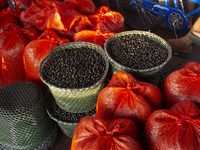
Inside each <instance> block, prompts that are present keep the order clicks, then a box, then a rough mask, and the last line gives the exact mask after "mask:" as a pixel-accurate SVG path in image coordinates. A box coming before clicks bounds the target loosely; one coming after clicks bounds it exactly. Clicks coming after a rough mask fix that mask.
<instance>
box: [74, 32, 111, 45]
mask: <svg viewBox="0 0 200 150" xmlns="http://www.w3.org/2000/svg"><path fill="white" fill-rule="evenodd" d="M114 34H115V32H112V31H100V30H96V31H92V30H81V31H79V32H77V33H75V34H74V35H73V38H72V41H74V42H91V43H94V44H97V45H99V46H101V47H102V48H104V43H105V41H106V40H107V39H108V38H109V37H111V36H112V35H114Z"/></svg>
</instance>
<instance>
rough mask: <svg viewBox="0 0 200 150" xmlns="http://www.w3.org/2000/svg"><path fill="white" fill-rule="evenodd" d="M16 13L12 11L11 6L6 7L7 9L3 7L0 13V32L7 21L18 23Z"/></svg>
mask: <svg viewBox="0 0 200 150" xmlns="http://www.w3.org/2000/svg"><path fill="white" fill-rule="evenodd" d="M18 13H19V12H18ZM18 13H17V12H16V11H13V10H12V8H10V7H8V8H7V9H4V10H3V11H2V12H1V13H0V33H1V32H3V29H4V28H5V26H6V25H7V24H9V23H14V24H17V25H18V24H19V22H18V19H19V18H18V19H17V16H16V15H17V14H18ZM20 13H21V12H20Z"/></svg>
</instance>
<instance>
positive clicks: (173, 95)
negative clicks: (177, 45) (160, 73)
mask: <svg viewBox="0 0 200 150" xmlns="http://www.w3.org/2000/svg"><path fill="white" fill-rule="evenodd" d="M163 91H164V96H165V106H166V107H167V108H169V107H170V106H172V105H173V104H175V103H178V102H181V101H185V100H192V101H194V102H195V103H196V104H197V105H198V106H200V64H198V63H196V62H188V63H187V64H185V65H184V66H183V67H182V68H181V69H180V70H177V71H174V72H172V73H171V74H170V75H169V76H168V77H167V78H166V80H165V82H164V87H163Z"/></svg>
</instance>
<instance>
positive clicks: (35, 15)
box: [20, 0, 71, 31]
mask: <svg viewBox="0 0 200 150" xmlns="http://www.w3.org/2000/svg"><path fill="white" fill-rule="evenodd" d="M69 7H71V6H70V5H69V4H65V3H62V2H59V1H55V0H53V1H51V2H50V1H47V0H44V1H40V2H38V3H36V4H34V5H32V6H31V7H29V8H28V9H27V10H24V11H23V12H22V13H21V15H20V20H21V21H22V22H23V23H28V24H30V25H32V26H34V27H36V28H37V29H39V30H41V31H45V30H46V29H53V30H67V28H66V27H65V26H64V24H63V22H62V21H61V18H62V11H63V10H65V9H68V8H69Z"/></svg>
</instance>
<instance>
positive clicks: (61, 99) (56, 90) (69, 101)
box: [39, 42, 109, 113]
mask: <svg viewBox="0 0 200 150" xmlns="http://www.w3.org/2000/svg"><path fill="white" fill-rule="evenodd" d="M82 47H89V48H90V49H92V50H96V51H97V52H98V53H99V54H100V55H101V56H102V57H103V58H104V60H105V64H106V66H105V67H106V69H105V71H104V74H103V75H102V77H101V79H100V80H99V81H97V82H96V83H95V84H94V85H92V86H91V87H88V88H80V89H68V88H60V87H58V86H55V85H52V84H50V83H48V82H47V81H46V80H45V79H44V77H43V74H42V69H43V67H44V66H45V63H46V62H47V61H49V59H51V56H52V55H54V54H55V53H57V52H59V51H67V50H69V49H73V48H82ZM108 68H109V61H108V58H107V56H106V55H105V52H104V50H103V49H102V48H101V47H100V46H98V45H96V44H93V43H88V42H71V43H66V44H63V45H61V46H58V47H56V48H55V49H54V50H53V51H51V52H50V53H49V54H48V55H47V56H46V57H45V58H44V59H43V60H42V62H41V63H40V66H39V75H40V78H41V80H42V81H43V82H44V83H45V84H46V85H47V86H48V87H49V89H50V91H51V93H52V94H53V96H54V98H55V100H56V102H57V104H58V105H59V107H60V108H62V109H63V110H65V111H67V112H71V113H84V112H88V111H91V110H93V109H95V107H96V102H97V96H98V93H99V91H100V90H101V89H102V88H103V87H104V86H105V84H106V82H107V73H108Z"/></svg>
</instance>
